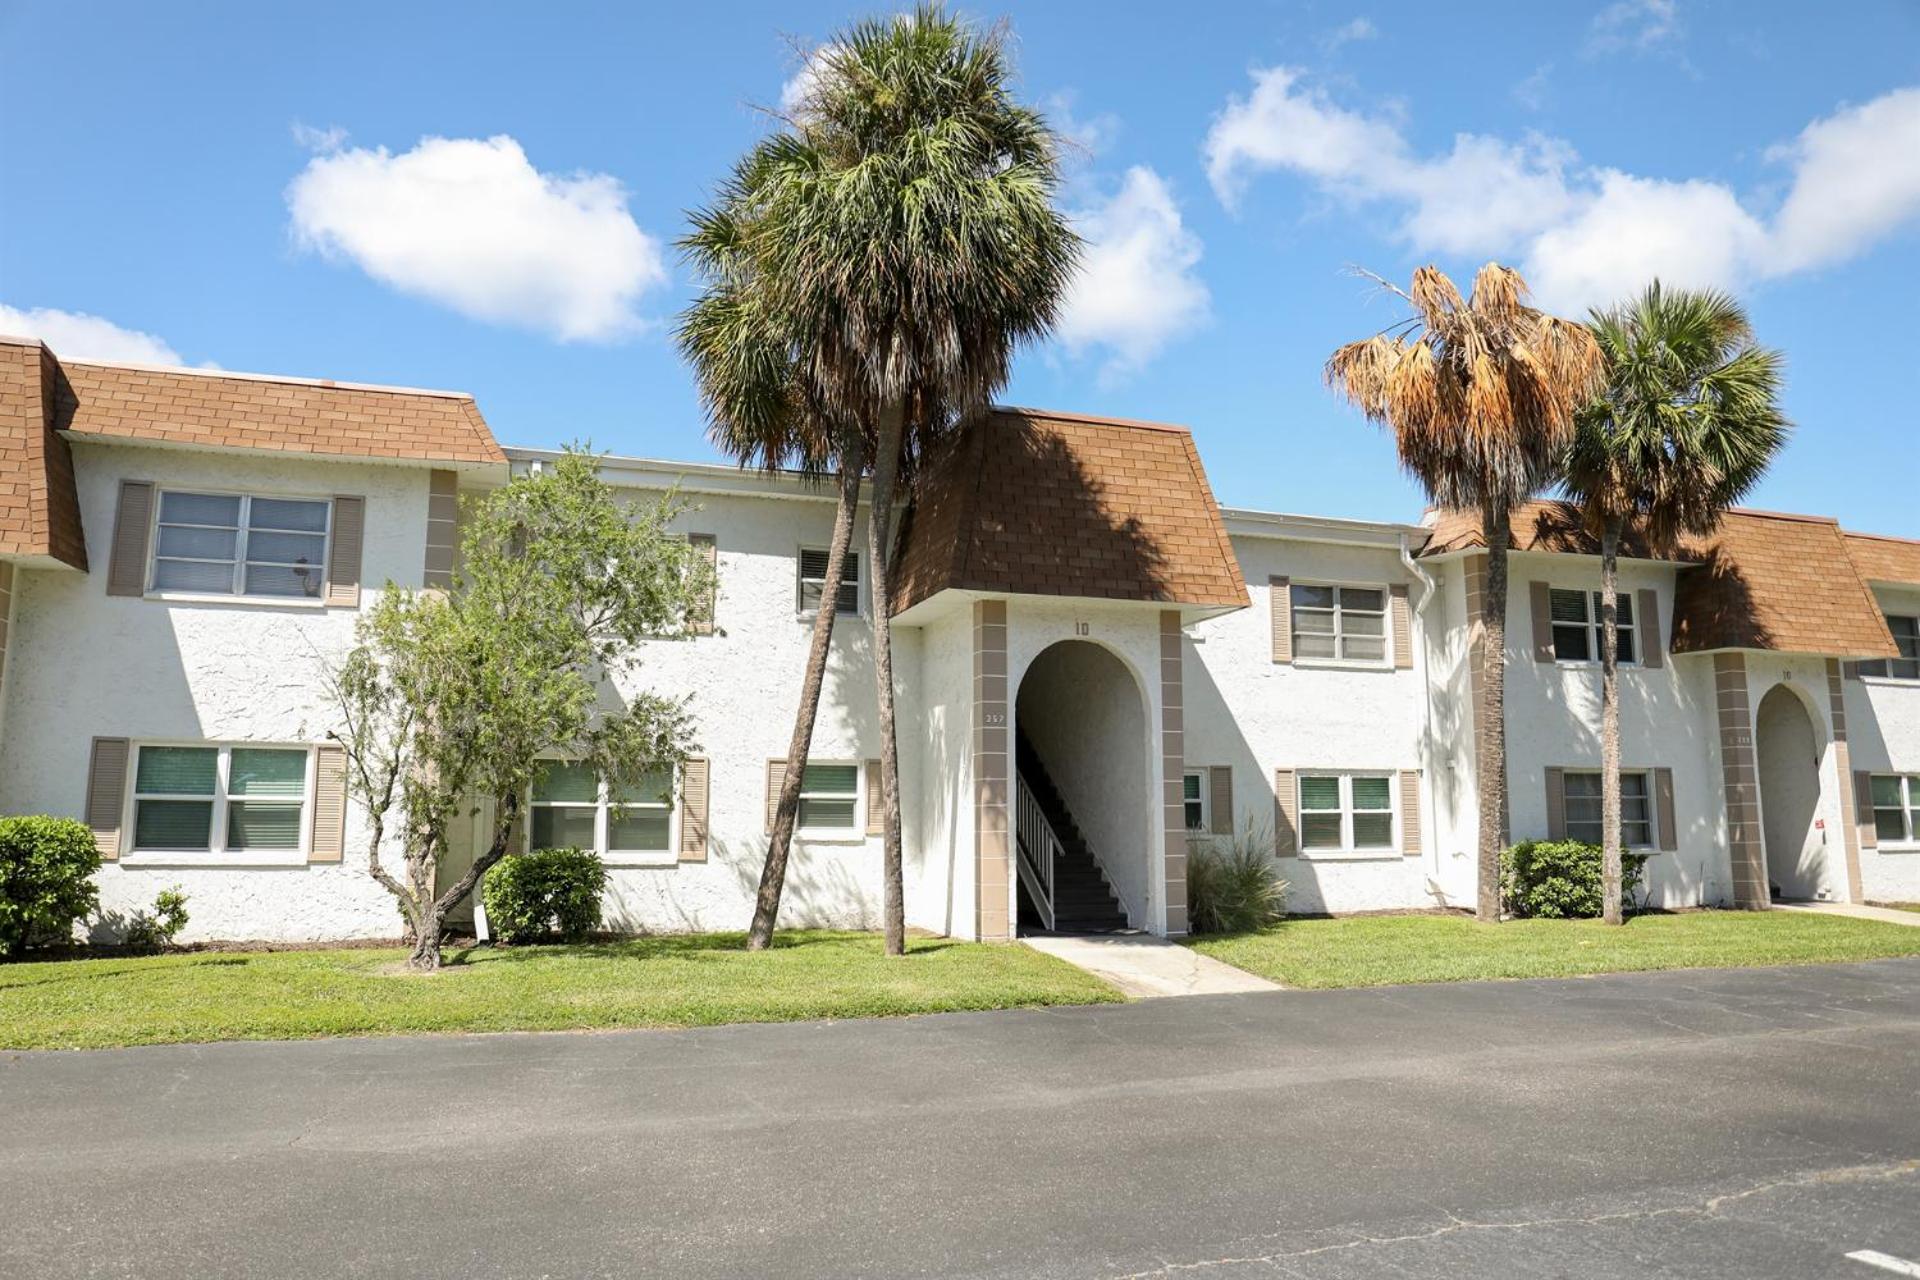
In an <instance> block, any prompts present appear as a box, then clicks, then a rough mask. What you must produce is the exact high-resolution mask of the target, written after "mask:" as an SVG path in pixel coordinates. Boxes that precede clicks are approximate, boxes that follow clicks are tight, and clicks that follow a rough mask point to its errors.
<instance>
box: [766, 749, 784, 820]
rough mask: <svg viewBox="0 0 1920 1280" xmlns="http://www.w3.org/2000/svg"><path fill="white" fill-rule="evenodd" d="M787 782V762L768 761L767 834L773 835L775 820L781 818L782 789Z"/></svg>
mask: <svg viewBox="0 0 1920 1280" xmlns="http://www.w3.org/2000/svg"><path fill="white" fill-rule="evenodd" d="M786 780H787V762H786V761H785V760H769V761H767V834H768V835H772V834H773V820H774V819H775V818H777V817H779V816H780V788H781V786H782V785H783V784H785V782H786Z"/></svg>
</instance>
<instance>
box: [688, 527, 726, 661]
mask: <svg viewBox="0 0 1920 1280" xmlns="http://www.w3.org/2000/svg"><path fill="white" fill-rule="evenodd" d="M687 542H688V543H689V544H691V545H692V547H693V550H694V553H695V554H696V555H698V556H700V557H701V558H702V559H703V560H705V561H706V564H707V574H708V578H707V596H706V600H705V601H704V602H703V604H702V605H696V606H695V609H694V612H693V614H692V616H690V617H689V618H688V619H687V630H689V631H691V632H692V633H693V634H694V635H696V636H710V635H712V634H713V627H714V620H715V618H717V617H718V616H719V604H720V544H719V542H718V540H717V539H715V538H714V536H713V535H712V534H710V533H690V534H688V535H687Z"/></svg>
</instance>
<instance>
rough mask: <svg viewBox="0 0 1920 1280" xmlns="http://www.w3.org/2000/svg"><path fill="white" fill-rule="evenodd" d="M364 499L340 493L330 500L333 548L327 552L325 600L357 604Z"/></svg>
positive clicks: (355, 606)
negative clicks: (331, 502)
mask: <svg viewBox="0 0 1920 1280" xmlns="http://www.w3.org/2000/svg"><path fill="white" fill-rule="evenodd" d="M366 518H367V500H366V499H365V498H359V497H354V496H353V495H351V494H342V495H339V496H337V497H335V498H334V500H333V549H332V551H330V552H329V553H328V554H327V603H328V604H333V605H345V606H346V607H348V608H350V609H351V608H358V607H359V605H360V544H361V542H362V541H363V540H364V538H365V529H364V526H365V524H366Z"/></svg>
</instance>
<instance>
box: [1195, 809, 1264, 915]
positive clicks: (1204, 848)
mask: <svg viewBox="0 0 1920 1280" xmlns="http://www.w3.org/2000/svg"><path fill="white" fill-rule="evenodd" d="M1286 903H1287V882H1286V881H1285V880H1282V879H1281V878H1280V873H1279V870H1278V868H1276V867H1275V866H1274V862H1273V837H1272V836H1271V835H1268V834H1267V833H1265V832H1263V831H1260V830H1258V829H1256V828H1255V827H1254V826H1253V825H1252V824H1249V825H1248V826H1247V829H1246V830H1245V831H1244V832H1243V833H1241V834H1240V835H1236V836H1228V837H1220V836H1197V837H1194V838H1193V839H1191V840H1189V841H1188V842H1187V927H1188V928H1189V929H1191V930H1192V931H1193V932H1195V933H1245V932H1247V931H1248V930H1250V929H1259V928H1262V927H1263V926H1265V925H1270V924H1272V923H1273V922H1274V921H1276V920H1278V919H1279V918H1280V917H1281V916H1282V915H1284V914H1285V913H1286Z"/></svg>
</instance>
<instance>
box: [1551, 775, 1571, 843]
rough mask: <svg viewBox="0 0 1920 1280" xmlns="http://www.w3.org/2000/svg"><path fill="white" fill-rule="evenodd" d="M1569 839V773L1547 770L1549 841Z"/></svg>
mask: <svg viewBox="0 0 1920 1280" xmlns="http://www.w3.org/2000/svg"><path fill="white" fill-rule="evenodd" d="M1566 838H1567V771H1566V770H1565V769H1548V770H1547V839H1549V840H1565V839H1566Z"/></svg>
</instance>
